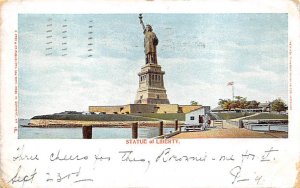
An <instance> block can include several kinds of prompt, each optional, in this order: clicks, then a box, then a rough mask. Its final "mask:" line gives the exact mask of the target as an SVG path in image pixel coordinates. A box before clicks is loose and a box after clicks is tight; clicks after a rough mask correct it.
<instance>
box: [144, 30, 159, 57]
mask: <svg viewBox="0 0 300 188" xmlns="http://www.w3.org/2000/svg"><path fill="white" fill-rule="evenodd" d="M157 44H158V39H157V37H156V35H155V33H154V32H152V31H145V38H144V46H145V54H146V55H147V54H156V46H157Z"/></svg>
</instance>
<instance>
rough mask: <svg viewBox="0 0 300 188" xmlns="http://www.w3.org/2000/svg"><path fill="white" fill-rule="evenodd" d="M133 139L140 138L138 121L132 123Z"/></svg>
mask: <svg viewBox="0 0 300 188" xmlns="http://www.w3.org/2000/svg"><path fill="white" fill-rule="evenodd" d="M131 132H132V139H137V138H138V123H132V125H131Z"/></svg>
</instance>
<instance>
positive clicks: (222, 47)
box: [18, 13, 288, 118]
mask: <svg viewBox="0 0 300 188" xmlns="http://www.w3.org/2000/svg"><path fill="white" fill-rule="evenodd" d="M143 16H144V19H143V20H144V22H145V23H146V24H148V23H149V24H151V25H152V27H153V29H154V32H155V33H156V35H157V37H158V39H159V44H158V47H157V51H158V63H159V64H160V65H161V66H162V69H163V70H164V71H165V72H166V74H165V78H164V79H165V80H164V81H165V87H166V89H167V94H168V97H169V100H170V102H171V103H176V104H189V103H190V101H191V100H195V101H198V102H199V103H200V104H202V105H211V106H212V107H215V106H216V105H217V102H218V99H220V98H231V88H230V87H229V86H226V84H227V83H228V82H229V81H234V82H235V95H240V96H244V97H247V98H248V99H249V100H252V99H255V100H258V101H260V102H265V101H272V100H274V99H275V98H278V97H281V98H282V99H284V100H285V101H287V85H288V79H287V77H288V66H287V42H288V33H287V28H288V21H287V14H261V13H260V14H253V13H252V14H144V15H143ZM47 25H48V26H47ZM89 26H92V27H89ZM18 30H19V99H20V100H19V113H20V117H24V118H30V117H32V116H34V115H40V114H50V113H54V112H60V111H65V110H76V111H87V110H88V106H89V105H119V104H128V103H133V101H134V98H135V94H136V91H137V89H138V76H137V74H138V72H139V71H140V68H141V67H142V65H144V49H143V37H144V36H143V32H142V27H141V25H140V24H139V19H138V15H137V14H66V15H64V14H55V15H51V14H47V15H46V14H20V15H19V29H18ZM89 32H90V33H89ZM47 36H48V38H47ZM49 36H51V37H49ZM89 37H90V39H88V38H89ZM47 43H48V44H47ZM89 44H92V45H89ZM62 49H64V50H62ZM89 50H90V51H89ZM46 54H50V55H47V56H46ZM63 54H67V55H65V56H62V55H63ZM89 56H90V57H89Z"/></svg>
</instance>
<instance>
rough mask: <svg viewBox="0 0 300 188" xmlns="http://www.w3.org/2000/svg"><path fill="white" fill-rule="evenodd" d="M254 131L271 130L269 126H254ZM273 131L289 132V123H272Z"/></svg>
mask: <svg viewBox="0 0 300 188" xmlns="http://www.w3.org/2000/svg"><path fill="white" fill-rule="evenodd" d="M252 130H253V131H269V128H268V126H252ZM270 130H271V131H283V132H288V125H271V127H270Z"/></svg>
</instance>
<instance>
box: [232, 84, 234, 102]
mask: <svg viewBox="0 0 300 188" xmlns="http://www.w3.org/2000/svg"><path fill="white" fill-rule="evenodd" d="M232 100H234V84H232Z"/></svg>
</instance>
